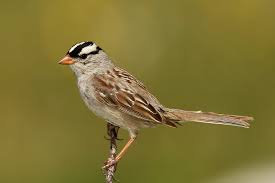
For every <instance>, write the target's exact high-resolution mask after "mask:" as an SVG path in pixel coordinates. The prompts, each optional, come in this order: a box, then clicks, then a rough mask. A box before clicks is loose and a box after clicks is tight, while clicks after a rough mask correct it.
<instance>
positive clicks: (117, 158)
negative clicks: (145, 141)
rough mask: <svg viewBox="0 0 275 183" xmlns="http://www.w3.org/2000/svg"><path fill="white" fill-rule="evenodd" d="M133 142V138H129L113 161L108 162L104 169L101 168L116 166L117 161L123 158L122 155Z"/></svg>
mask: <svg viewBox="0 0 275 183" xmlns="http://www.w3.org/2000/svg"><path fill="white" fill-rule="evenodd" d="M134 141H135V138H133V137H132V138H130V139H129V141H128V142H127V143H126V145H125V146H124V147H123V148H122V150H121V151H120V153H119V154H118V155H117V156H116V158H115V160H114V161H110V162H108V163H107V164H106V165H105V166H104V167H102V168H103V169H107V168H108V167H110V166H113V165H114V164H117V163H118V161H119V160H120V159H121V158H122V157H123V155H124V154H125V153H126V151H127V149H128V148H129V147H130V146H131V144H132V143H133V142H134Z"/></svg>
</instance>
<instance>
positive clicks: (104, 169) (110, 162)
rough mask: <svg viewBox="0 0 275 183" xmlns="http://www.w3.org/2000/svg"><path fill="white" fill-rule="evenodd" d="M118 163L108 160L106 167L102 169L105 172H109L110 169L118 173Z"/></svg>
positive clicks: (114, 160)
mask: <svg viewBox="0 0 275 183" xmlns="http://www.w3.org/2000/svg"><path fill="white" fill-rule="evenodd" d="M117 163H118V161H117V160H116V159H112V158H108V160H107V161H106V162H105V163H104V166H103V167H102V168H101V169H102V170H103V171H105V172H106V171H108V170H109V169H110V168H112V169H113V171H114V172H115V171H116V167H117Z"/></svg>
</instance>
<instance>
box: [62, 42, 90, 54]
mask: <svg viewBox="0 0 275 183" xmlns="http://www.w3.org/2000/svg"><path fill="white" fill-rule="evenodd" d="M78 44H79V43H78ZM93 44H94V43H93V42H91V41H88V42H83V43H81V44H79V45H77V46H76V47H75V48H73V47H74V46H73V47H72V48H73V50H69V51H68V53H67V54H69V55H70V56H71V57H73V58H75V57H79V53H80V52H81V50H82V49H83V48H84V47H87V46H91V45H93ZM72 48H71V49H72Z"/></svg>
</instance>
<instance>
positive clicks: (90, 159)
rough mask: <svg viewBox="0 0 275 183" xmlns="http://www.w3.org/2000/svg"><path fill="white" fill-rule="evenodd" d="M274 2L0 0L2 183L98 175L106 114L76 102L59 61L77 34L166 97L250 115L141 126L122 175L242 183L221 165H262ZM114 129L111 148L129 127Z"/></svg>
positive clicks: (273, 125) (274, 87)
mask: <svg viewBox="0 0 275 183" xmlns="http://www.w3.org/2000/svg"><path fill="white" fill-rule="evenodd" d="M274 7H275V3H274V1H270V0H250V1H247V0H240V1H237V0H232V1H218V0H214V1H208V0H193V1H189V0H184V1H180V0H179V1H176V0H170V1H157V0H155V1H145V0H139V1H123V0H116V1H110V0H109V1H92V0H89V1H88V0H86V1H85V0H80V1H65V0H63V1H61V0H57V1H53V0H49V1H35V0H26V1H20V0H15V1H5V2H4V1H3V0H2V1H1V7H0V10H1V11H0V20H1V28H0V39H1V44H0V50H1V51H0V53H1V72H0V74H1V77H0V80H1V90H0V94H1V95H0V101H1V104H0V149H1V150H0V182H1V183H25V182H26V183H63V182H64V183H90V182H103V176H102V174H101V170H100V167H101V166H102V164H103V162H104V161H105V160H106V158H107V155H108V147H109V145H108V141H106V140H105V139H104V135H106V133H105V126H106V123H105V122H104V121H103V120H102V119H99V118H97V117H95V116H94V115H93V114H92V113H91V112H90V111H89V110H88V109H87V108H86V106H85V105H84V103H83V102H82V100H81V98H80V96H79V93H78V89H77V87H76V83H75V77H74V75H73V73H72V72H71V70H70V69H69V67H66V66H61V65H58V64H57V62H58V61H59V59H61V58H62V57H63V56H64V55H65V53H66V52H67V50H68V49H69V48H70V47H71V46H72V45H73V44H74V43H76V42H79V41H83V40H92V41H95V42H96V43H97V44H98V45H99V46H100V47H102V48H103V49H104V50H106V52H107V53H108V54H109V55H110V57H111V58H112V59H113V60H114V62H115V63H116V64H117V65H119V66H120V67H122V68H124V69H126V70H128V71H129V72H131V73H133V74H134V75H135V76H136V77H137V78H139V79H140V80H142V81H143V82H144V83H145V85H147V86H148V88H149V90H150V91H151V92H152V93H153V94H154V95H156V96H157V97H158V98H159V100H160V101H161V102H162V103H163V104H164V105H166V106H169V107H175V108H176V107H177V108H184V109H189V110H203V111H215V112H220V113H230V114H231V113H232V114H240V115H251V116H253V117H255V119H256V120H255V122H253V123H252V125H251V128H250V129H241V128H236V127H228V126H214V125H207V124H194V123H187V124H184V125H183V126H182V127H180V128H178V129H172V128H169V127H164V126H159V127H157V128H154V129H144V130H142V131H141V133H140V135H139V137H138V140H137V142H136V143H135V144H134V145H133V147H131V149H130V150H129V153H128V154H127V155H126V156H125V158H124V159H123V160H122V161H121V162H120V164H119V167H118V172H117V175H116V177H117V179H119V180H120V181H121V182H131V183H138V182H148V183H149V182H163V183H164V182H186V183H198V182H202V183H204V182H210V183H212V182H214V181H217V182H222V181H219V180H221V179H226V180H229V182H242V181H240V179H238V178H237V179H236V180H235V181H230V176H229V175H231V174H234V172H237V174H239V175H240V176H241V175H242V172H243V171H246V170H245V169H247V168H248V169H249V168H250V167H254V168H256V169H257V168H258V169H259V170H260V169H261V167H262V166H263V167H266V166H268V167H269V166H271V167H272V166H273V165H274V164H275V163H274V162H275V144H274V139H275V114H274V111H275V105H274V103H275V71H274V70H275V61H274V59H275V51H274V49H275V34H274V32H275V21H274V16H275V13H274ZM120 137H121V138H123V139H124V140H123V141H121V142H119V147H120V148H121V147H122V145H123V144H124V143H126V139H127V138H128V134H127V132H125V131H123V130H122V131H120ZM256 172H257V171H256ZM253 174H254V176H255V177H257V175H255V173H253ZM248 175H249V173H248ZM223 177H224V178H223ZM220 178H221V179H220ZM255 179H257V178H255ZM273 180H274V179H273ZM243 182H244V181H243ZM257 182H265V180H264V179H259V180H258V181H257Z"/></svg>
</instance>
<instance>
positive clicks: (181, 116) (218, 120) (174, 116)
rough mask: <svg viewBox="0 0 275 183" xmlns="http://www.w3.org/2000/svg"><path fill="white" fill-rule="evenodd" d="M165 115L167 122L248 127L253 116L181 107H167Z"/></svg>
mask: <svg viewBox="0 0 275 183" xmlns="http://www.w3.org/2000/svg"><path fill="white" fill-rule="evenodd" d="M165 117H166V119H167V120H168V125H169V123H173V122H175V123H178V122H181V121H182V122H184V121H192V122H200V123H211V124H221V125H231V126H238V127H244V128H249V121H252V120H253V117H249V116H237V115H227V114H217V113H213V112H201V111H184V110H181V109H167V111H166V113H165Z"/></svg>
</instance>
